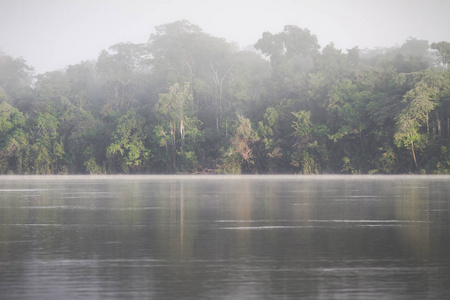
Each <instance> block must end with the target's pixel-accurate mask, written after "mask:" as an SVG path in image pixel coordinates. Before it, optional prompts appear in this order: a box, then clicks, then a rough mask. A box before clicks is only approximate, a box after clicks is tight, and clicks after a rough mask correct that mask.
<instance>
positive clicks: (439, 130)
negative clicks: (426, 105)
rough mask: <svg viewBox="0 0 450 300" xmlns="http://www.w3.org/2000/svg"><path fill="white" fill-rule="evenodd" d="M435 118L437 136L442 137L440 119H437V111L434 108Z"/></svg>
mask: <svg viewBox="0 0 450 300" xmlns="http://www.w3.org/2000/svg"><path fill="white" fill-rule="evenodd" d="M436 119H437V127H438V128H437V129H438V137H439V138H441V137H442V128H441V119H439V111H438V110H436Z"/></svg>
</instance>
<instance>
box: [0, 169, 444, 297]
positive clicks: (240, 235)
mask: <svg viewBox="0 0 450 300" xmlns="http://www.w3.org/2000/svg"><path fill="white" fill-rule="evenodd" d="M449 220H450V177H425V176H421V177H414V176H405V177H402V176H399V177H386V176H377V177H375V176H365V177H349V176H347V177H326V176H318V177H302V176H297V177H293V176H273V177H272V176H271V177H264V176H251V177H250V176H247V177H246V176H240V177H220V176H212V177H211V176H210V177H207V176H174V177H169V176H148V177H145V176H144V177H132V176H129V177H41V178H39V177H1V178H0V299H377V300H378V299H421V300H422V299H447V298H448V297H449V295H450V284H449V283H450V227H449V225H450V224H449Z"/></svg>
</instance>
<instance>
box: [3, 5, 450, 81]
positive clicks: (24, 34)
mask: <svg viewBox="0 0 450 300" xmlns="http://www.w3.org/2000/svg"><path fill="white" fill-rule="evenodd" d="M181 19H186V20H188V21H190V22H191V23H194V24H196V25H199V26H200V27H201V28H202V29H203V31H205V32H206V33H209V34H211V35H213V36H216V37H221V38H225V39H226V40H228V41H233V42H237V43H238V44H239V45H240V46H241V47H245V46H248V45H251V44H254V43H255V42H257V40H258V39H259V38H260V37H261V35H262V33H263V32H265V31H270V32H272V33H277V32H280V31H282V30H283V27H284V25H297V26H299V27H301V28H308V29H309V30H310V31H311V32H312V33H313V34H315V35H317V37H318V39H319V43H320V45H321V46H322V47H323V46H325V45H326V44H328V43H330V42H332V41H333V42H334V43H335V45H336V47H338V48H341V49H349V48H352V47H353V46H359V47H360V48H374V47H377V46H380V47H390V46H395V45H401V44H402V43H403V42H404V41H405V40H406V39H408V37H414V38H417V39H423V40H428V41H429V42H430V43H431V42H438V41H450V0H221V1H218V0H147V1H144V0H0V49H1V50H2V51H3V52H5V53H6V54H8V55H11V56H13V57H23V58H24V59H25V60H26V61H27V62H28V64H30V65H32V66H34V67H35V69H36V73H42V72H46V71H50V70H55V69H60V68H63V67H66V66H68V65H70V64H76V63H79V62H80V61H82V60H87V59H96V58H97V56H98V54H99V52H100V51H101V50H102V49H107V48H109V47H110V46H112V45H113V44H115V43H118V42H127V41H129V42H133V43H141V42H146V41H147V40H148V38H149V36H150V34H151V33H153V32H154V28H155V26H158V25H161V24H165V23H169V22H174V21H178V20H181Z"/></svg>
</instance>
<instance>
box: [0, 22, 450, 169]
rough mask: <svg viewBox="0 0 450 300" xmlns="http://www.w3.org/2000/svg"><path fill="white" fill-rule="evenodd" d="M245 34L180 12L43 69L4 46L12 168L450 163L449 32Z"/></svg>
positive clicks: (3, 90) (1, 81) (3, 98)
mask: <svg viewBox="0 0 450 300" xmlns="http://www.w3.org/2000/svg"><path fill="white" fill-rule="evenodd" d="M254 48H255V49H256V50H255V49H249V50H248V51H245V50H240V49H239V48H238V47H237V46H236V45H234V44H232V43H228V42H226V41H225V40H223V39H221V38H217V37H213V36H211V35H208V34H206V33H204V32H203V31H202V30H201V29H200V28H199V27H198V26H196V25H193V24H191V23H189V22H187V21H179V22H175V23H171V24H165V25H161V26H159V27H156V31H155V33H154V34H152V35H151V36H150V38H149V40H148V43H145V44H133V43H120V44H116V45H113V46H112V47H110V48H109V49H108V50H107V51H106V50H104V51H102V52H101V53H100V54H99V56H98V59H97V60H96V61H83V62H81V63H79V64H77V65H71V66H68V67H67V68H65V69H64V70H57V71H53V72H47V73H45V74H40V75H36V76H35V75H34V72H33V68H32V67H31V66H29V65H27V63H26V62H25V61H24V60H23V59H21V58H12V57H10V56H8V55H6V54H3V53H1V54H0V173H2V174H115V173H226V174H239V173H259V174H264V173H273V174H277V173H302V174H303V173H304V174H315V173H353V174H366V173H370V174H373V173H383V174H394V173H439V174H442V173H450V70H449V69H448V64H449V61H450V43H449V42H445V41H443V42H440V43H433V44H431V45H429V43H428V42H427V41H423V40H417V39H414V38H410V39H408V40H407V41H405V43H404V44H403V45H401V46H397V47H393V48H377V49H373V50H361V49H358V48H357V47H355V48H353V49H348V50H346V51H342V50H340V49H336V48H335V46H334V45H333V44H329V45H326V46H325V47H323V48H322V47H321V46H320V45H319V44H318V40H317V38H316V36H315V35H313V34H311V33H310V32H309V31H308V30H306V29H301V28H298V27H296V26H286V27H285V28H284V30H283V31H282V32H279V33H276V34H273V33H269V32H265V33H264V34H263V35H262V37H261V38H260V39H259V40H258V41H257V43H256V44H255V45H254Z"/></svg>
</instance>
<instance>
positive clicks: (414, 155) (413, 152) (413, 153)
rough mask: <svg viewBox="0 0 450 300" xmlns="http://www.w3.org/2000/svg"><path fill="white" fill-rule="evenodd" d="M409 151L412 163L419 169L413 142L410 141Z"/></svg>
mask: <svg viewBox="0 0 450 300" xmlns="http://www.w3.org/2000/svg"><path fill="white" fill-rule="evenodd" d="M411 151H412V155H413V158H414V164H415V165H416V169H419V165H418V164H417V159H416V152H415V151H414V143H413V142H412V141H411Z"/></svg>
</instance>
